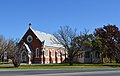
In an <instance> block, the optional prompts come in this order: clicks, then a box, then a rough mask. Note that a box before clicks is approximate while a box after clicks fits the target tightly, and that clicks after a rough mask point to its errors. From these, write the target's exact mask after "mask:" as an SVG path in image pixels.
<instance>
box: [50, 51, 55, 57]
mask: <svg viewBox="0 0 120 76" xmlns="http://www.w3.org/2000/svg"><path fill="white" fill-rule="evenodd" d="M51 57H52V58H55V50H53V49H52V50H51Z"/></svg>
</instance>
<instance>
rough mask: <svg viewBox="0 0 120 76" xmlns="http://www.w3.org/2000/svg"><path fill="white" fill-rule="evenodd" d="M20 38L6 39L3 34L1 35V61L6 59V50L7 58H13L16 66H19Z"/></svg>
mask: <svg viewBox="0 0 120 76" xmlns="http://www.w3.org/2000/svg"><path fill="white" fill-rule="evenodd" d="M17 43H18V40H14V39H5V38H4V37H3V36H2V35H1V36H0V56H1V61H2V60H4V57H5V56H4V55H5V52H6V53H7V55H6V56H7V58H6V59H11V60H12V62H13V64H14V66H15V67H18V66H19V65H20V55H19V54H20V53H19V51H18V48H17Z"/></svg>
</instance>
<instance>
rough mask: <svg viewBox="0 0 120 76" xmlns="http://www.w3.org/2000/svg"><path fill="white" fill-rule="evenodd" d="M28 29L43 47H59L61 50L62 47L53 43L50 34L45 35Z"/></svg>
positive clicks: (52, 37)
mask: <svg viewBox="0 0 120 76" xmlns="http://www.w3.org/2000/svg"><path fill="white" fill-rule="evenodd" d="M30 29H31V30H32V31H33V33H34V34H35V35H36V36H37V38H38V39H39V40H40V41H41V42H43V43H44V46H50V47H59V48H62V47H63V46H62V45H60V44H55V43H53V41H52V40H53V39H56V38H55V37H54V36H53V35H52V34H47V33H45V32H40V31H37V30H34V29H32V28H31V27H30Z"/></svg>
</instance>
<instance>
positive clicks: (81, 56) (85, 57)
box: [74, 50, 102, 63]
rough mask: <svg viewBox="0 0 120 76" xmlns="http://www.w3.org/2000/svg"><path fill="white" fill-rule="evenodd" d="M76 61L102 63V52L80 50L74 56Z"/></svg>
mask: <svg viewBox="0 0 120 76" xmlns="http://www.w3.org/2000/svg"><path fill="white" fill-rule="evenodd" d="M74 62H79V63H102V59H101V57H100V53H99V52H98V51H91V50H87V51H79V52H78V53H77V55H76V56H75V57H74Z"/></svg>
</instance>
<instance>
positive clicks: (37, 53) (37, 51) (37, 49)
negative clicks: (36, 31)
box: [36, 48, 40, 58]
mask: <svg viewBox="0 0 120 76" xmlns="http://www.w3.org/2000/svg"><path fill="white" fill-rule="evenodd" d="M39 54H40V51H39V48H36V58H39Z"/></svg>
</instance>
